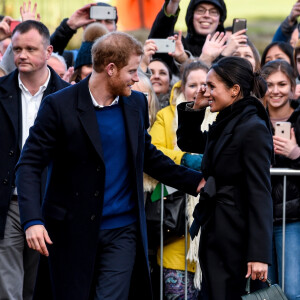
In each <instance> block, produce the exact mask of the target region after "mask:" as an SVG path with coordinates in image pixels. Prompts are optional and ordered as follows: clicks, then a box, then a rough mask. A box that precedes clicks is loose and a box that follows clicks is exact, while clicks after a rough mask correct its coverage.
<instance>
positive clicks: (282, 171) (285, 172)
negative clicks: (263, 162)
mask: <svg viewBox="0 0 300 300" xmlns="http://www.w3.org/2000/svg"><path fill="white" fill-rule="evenodd" d="M270 172H271V176H283V205H282V206H283V211H282V274H281V278H282V281H281V282H282V284H281V285H282V286H281V288H282V290H283V291H284V284H285V278H284V277H285V276H284V271H285V224H286V207H285V206H286V177H287V176H300V170H294V169H288V168H271V169H270ZM161 199H162V201H161V202H160V203H161V209H160V211H161V217H160V232H161V235H160V251H161V255H160V300H163V299H164V292H163V286H164V283H163V255H164V251H163V248H164V247H163V246H164V235H163V215H164V202H163V199H164V185H163V184H162V185H161ZM185 204H186V205H185V207H186V208H187V196H186V199H185ZM185 212H186V216H187V209H186V211H185ZM187 244H188V220H187V217H186V218H185V257H186V256H187V251H188V249H187ZM184 293H185V297H184V299H185V300H187V259H186V260H185V289H184Z"/></svg>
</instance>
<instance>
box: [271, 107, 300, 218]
mask: <svg viewBox="0 0 300 300" xmlns="http://www.w3.org/2000/svg"><path fill="white" fill-rule="evenodd" d="M291 106H292V108H293V109H295V110H294V112H293V113H292V114H291V116H290V117H289V119H288V120H287V121H288V122H291V124H292V128H294V130H295V136H296V141H297V144H298V145H300V105H299V102H297V101H291ZM273 132H274V129H273ZM272 167H273V168H291V169H300V158H297V159H294V160H292V159H289V158H288V157H286V156H283V155H278V154H277V155H275V163H274V164H273V165H272ZM271 182H272V198H273V205H274V222H275V223H276V224H282V203H283V176H272V181H271ZM299 220H300V176H287V179H286V222H295V221H299Z"/></svg>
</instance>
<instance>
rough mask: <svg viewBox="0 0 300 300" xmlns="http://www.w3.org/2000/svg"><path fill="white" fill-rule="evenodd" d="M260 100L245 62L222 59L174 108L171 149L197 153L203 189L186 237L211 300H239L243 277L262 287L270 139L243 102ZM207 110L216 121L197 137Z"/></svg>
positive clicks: (255, 105) (262, 121) (267, 249)
mask: <svg viewBox="0 0 300 300" xmlns="http://www.w3.org/2000/svg"><path fill="white" fill-rule="evenodd" d="M265 92H266V84H265V81H264V80H263V79H262V78H261V77H260V76H259V75H257V74H255V75H254V74H253V72H252V67H251V65H250V63H249V62H248V61H246V60H244V59H243V58H239V57H226V58H223V59H221V60H219V62H218V63H216V64H214V65H213V66H212V67H211V69H210V71H209V72H208V74H207V84H206V86H205V87H204V86H203V88H202V89H201V91H200V92H199V94H198V97H197V99H196V101H195V102H194V103H192V102H191V103H188V104H186V103H182V104H180V105H179V106H178V123H179V127H178V131H177V137H178V141H177V142H178V145H179V147H180V148H181V149H182V150H183V151H188V152H194V153H195V152H197V153H203V152H204V156H203V161H202V172H203V176H204V179H205V180H204V182H203V185H204V184H205V185H204V187H203V189H202V190H201V194H200V200H199V203H198V205H197V206H196V208H195V211H194V223H193V225H192V227H191V230H190V232H191V236H193V235H195V234H197V232H198V230H199V227H200V226H201V239H200V249H199V258H200V263H201V268H202V271H203V277H204V281H205V284H206V285H207V288H208V292H209V299H211V300H240V299H241V298H240V297H241V295H243V294H245V286H246V277H247V278H248V277H249V276H251V278H252V279H253V280H255V279H259V280H261V281H266V278H267V273H268V264H270V263H271V248H272V198H271V183H270V166H271V161H272V157H273V143H272V133H271V128H270V124H269V118H268V115H267V113H266V111H265V109H264V107H263V105H262V104H261V103H260V101H259V100H258V99H257V98H255V97H254V96H251V95H256V96H258V97H261V96H263V95H264V93H265ZM208 105H209V106H210V109H211V111H212V112H219V114H218V117H217V119H216V121H215V123H214V124H213V125H211V126H210V128H209V131H208V132H205V133H204V134H203V133H201V130H200V125H201V122H202V120H203V117H204V112H205V109H204V108H205V107H207V106H208ZM258 285H259V284H258ZM252 286H254V285H252Z"/></svg>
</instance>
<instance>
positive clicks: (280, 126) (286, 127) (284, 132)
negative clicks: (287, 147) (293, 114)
mask: <svg viewBox="0 0 300 300" xmlns="http://www.w3.org/2000/svg"><path fill="white" fill-rule="evenodd" d="M275 135H276V136H279V137H283V138H285V139H288V140H290V139H291V123H290V122H276V124H275Z"/></svg>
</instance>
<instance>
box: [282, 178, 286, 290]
mask: <svg viewBox="0 0 300 300" xmlns="http://www.w3.org/2000/svg"><path fill="white" fill-rule="evenodd" d="M285 205H286V175H284V176H283V201H282V262H281V268H282V272H281V285H282V286H281V288H282V291H283V292H284V281H285V278H284V277H285V276H284V269H285V223H286V207H285Z"/></svg>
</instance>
